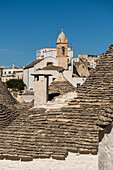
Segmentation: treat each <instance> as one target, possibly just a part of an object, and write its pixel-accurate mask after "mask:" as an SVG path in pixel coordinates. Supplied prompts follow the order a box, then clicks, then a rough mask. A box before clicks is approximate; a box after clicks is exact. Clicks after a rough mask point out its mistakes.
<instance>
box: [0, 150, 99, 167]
mask: <svg viewBox="0 0 113 170" xmlns="http://www.w3.org/2000/svg"><path fill="white" fill-rule="evenodd" d="M0 170H98V156H97V155H89V154H88V155H85V154H84V155H79V154H75V153H69V155H68V157H67V158H66V160H54V159H52V158H51V159H36V160H33V161H31V162H20V161H10V160H0Z"/></svg>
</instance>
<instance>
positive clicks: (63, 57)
mask: <svg viewBox="0 0 113 170" xmlns="http://www.w3.org/2000/svg"><path fill="white" fill-rule="evenodd" d="M48 66H58V67H62V68H63V69H64V71H63V74H64V77H65V78H66V79H67V80H68V81H69V82H70V83H71V84H72V85H73V86H75V87H77V84H79V85H81V84H83V82H84V81H85V78H82V77H76V78H75V77H72V75H73V49H72V47H69V46H68V40H67V37H66V35H65V34H64V32H63V30H62V32H61V33H60V35H59V36H58V38H57V48H43V49H40V50H37V51H36V60H35V61H33V62H32V63H31V64H29V65H27V66H25V67H24V71H23V72H24V73H23V81H24V83H25V84H26V87H27V91H34V77H33V76H32V74H33V73H40V74H43V73H44V74H45V72H46V73H48V74H49V73H50V74H52V76H51V77H50V79H49V83H51V82H52V81H54V79H55V78H56V77H57V76H58V74H59V71H58V70H57V69H55V68H54V70H50V69H49V67H48ZM45 67H47V69H45Z"/></svg>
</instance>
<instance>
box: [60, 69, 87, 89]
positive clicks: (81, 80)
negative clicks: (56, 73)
mask: <svg viewBox="0 0 113 170" xmlns="http://www.w3.org/2000/svg"><path fill="white" fill-rule="evenodd" d="M63 75H64V77H65V78H66V79H67V80H68V81H69V82H70V83H71V84H73V86H74V87H77V84H78V83H79V84H80V85H82V84H83V83H84V82H85V80H86V78H82V77H80V78H76V77H72V71H64V72H63Z"/></svg>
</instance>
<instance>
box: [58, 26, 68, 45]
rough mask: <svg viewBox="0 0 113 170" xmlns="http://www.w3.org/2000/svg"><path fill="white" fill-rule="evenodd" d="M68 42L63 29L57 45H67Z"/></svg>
mask: <svg viewBox="0 0 113 170" xmlns="http://www.w3.org/2000/svg"><path fill="white" fill-rule="evenodd" d="M67 42H68V41H67V37H66V35H65V34H64V32H63V29H62V32H61V33H60V35H59V36H58V38H57V43H67Z"/></svg>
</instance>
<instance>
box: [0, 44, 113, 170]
mask: <svg viewBox="0 0 113 170" xmlns="http://www.w3.org/2000/svg"><path fill="white" fill-rule="evenodd" d="M0 87H2V86H1V85H0ZM1 90H3V88H1ZM1 93H2V91H1ZM4 103H5V101H4ZM112 103H113V44H112V45H111V46H110V48H109V49H108V51H107V52H106V53H105V55H103V56H101V58H100V59H99V60H98V62H97V66H96V68H95V70H93V71H92V72H91V73H90V76H89V77H88V79H87V80H86V82H85V83H84V84H83V85H82V86H81V87H79V88H78V97H77V98H76V97H75V98H74V99H73V100H72V101H70V102H69V103H68V105H67V106H64V107H62V108H58V109H50V110H49V111H47V110H46V109H43V108H40V109H27V108H26V110H25V108H24V109H23V110H22V109H20V110H19V109H16V108H14V107H12V108H13V111H15V110H16V113H15V112H12V110H10V111H9V113H8V114H6V112H5V116H4V115H3V116H2V113H3V110H7V108H9V106H8V105H7V107H6V106H5V108H3V105H6V104H3V102H2V104H1V109H0V110H1V117H0V121H1V122H2V121H3V123H2V125H1V126H0V159H4V158H5V159H11V160H18V161H19V160H21V161H33V162H34V160H35V159H36V160H42V159H43V158H46V159H48V162H47V164H46V163H45V164H44V165H45V166H44V168H45V167H48V169H47V170H49V169H50V168H51V167H49V165H50V162H51V161H50V160H51V159H52V160H53V159H55V160H59V162H60V163H61V161H62V160H64V159H68V156H69V155H70V153H74V157H75V159H74V157H72V158H71V160H72V163H71V160H70V162H69V164H70V166H69V168H68V170H73V169H77V166H76V165H74V167H73V166H72V165H73V163H74V162H73V161H75V162H76V161H77V160H78V159H77V154H78V155H79V156H80V157H79V158H80V166H79V170H85V169H87V164H88V162H90V160H92V164H89V166H88V168H89V170H92V169H93V166H95V167H94V168H95V170H97V169H98V167H97V164H98V161H99V165H100V167H99V170H106V168H107V169H108V170H112V169H113V168H112V167H113V160H112V159H109V160H108V158H109V155H111V156H113V150H112V145H111V144H109V145H107V142H106V141H107V140H109V139H112V138H111V135H112V128H111V130H109V131H107V133H108V134H109V135H106V134H105V133H106V131H105V133H104V131H103V130H104V128H108V127H107V126H109V125H110V124H111V123H112V121H113V107H112ZM12 115H14V117H12ZM10 116H11V117H12V119H9V117H10ZM5 120H7V121H8V124H7V123H6V121H5ZM110 126H112V125H110ZM108 129H109V128H108ZM102 131H103V136H102V138H99V135H100V134H101V133H102ZM106 136H107V137H108V138H107V140H106V138H104V137H106ZM104 141H105V142H104ZM101 142H103V143H102V144H101ZM99 143H100V147H99ZM105 147H106V148H107V152H105V153H107V156H106V157H103V156H102V155H103V150H105ZM82 154H83V156H82ZM98 154H99V155H100V157H99V160H98ZM84 156H85V158H84ZM85 159H86V160H85ZM101 159H104V162H109V163H108V164H104V165H103V164H101V163H102V160H101ZM6 162H7V161H6ZM6 162H5V163H6ZM65 162H66V161H65ZM62 163H63V162H62ZM26 165H27V164H26ZM84 165H86V166H84ZM61 166H62V165H61ZM44 168H42V169H44ZM40 169H41V168H40ZM51 169H52V168H51ZM59 169H61V167H60V168H59Z"/></svg>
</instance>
